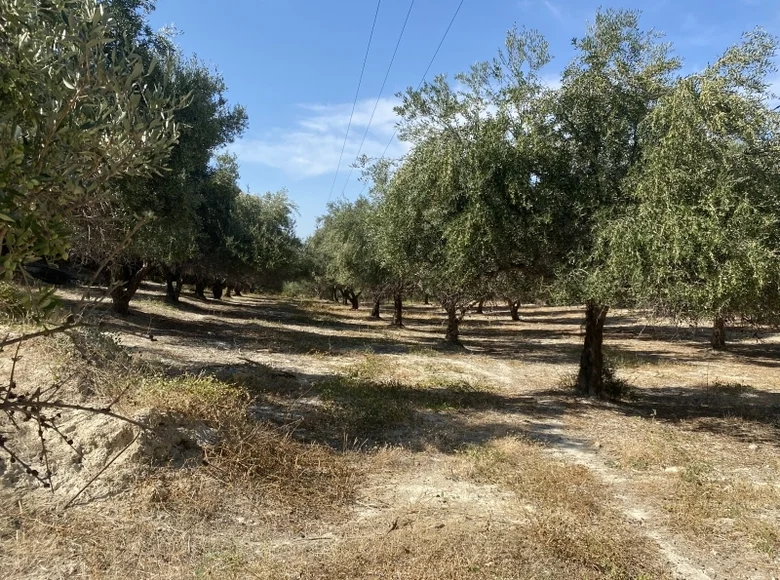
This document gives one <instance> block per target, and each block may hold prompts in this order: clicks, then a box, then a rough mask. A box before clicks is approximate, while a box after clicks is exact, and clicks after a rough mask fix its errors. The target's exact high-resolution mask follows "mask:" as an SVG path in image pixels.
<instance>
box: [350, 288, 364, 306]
mask: <svg viewBox="0 0 780 580" xmlns="http://www.w3.org/2000/svg"><path fill="white" fill-rule="evenodd" d="M361 294H363V293H362V292H358V293H357V294H355V291H354V290H351V289H350V290H349V292H348V293H347V298H348V299H349V303H350V304H351V305H352V310H358V309H359V308H360V295H361Z"/></svg>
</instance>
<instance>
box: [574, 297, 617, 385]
mask: <svg viewBox="0 0 780 580" xmlns="http://www.w3.org/2000/svg"><path fill="white" fill-rule="evenodd" d="M608 310H609V307H608V306H601V305H600V304H596V303H594V302H588V306H587V309H586V311H585V344H584V345H583V347H582V355H581V356H580V371H579V374H578V375H577V391H579V393H580V394H583V395H587V396H590V397H593V396H599V397H600V396H602V395H603V394H604V350H603V345H604V321H605V320H606V318H607V311H608Z"/></svg>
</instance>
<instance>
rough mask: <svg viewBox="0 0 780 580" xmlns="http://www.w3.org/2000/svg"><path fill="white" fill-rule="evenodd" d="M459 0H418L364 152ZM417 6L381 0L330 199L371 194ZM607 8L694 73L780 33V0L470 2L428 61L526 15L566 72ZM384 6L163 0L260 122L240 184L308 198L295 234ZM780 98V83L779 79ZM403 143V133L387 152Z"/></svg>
mask: <svg viewBox="0 0 780 580" xmlns="http://www.w3.org/2000/svg"><path fill="white" fill-rule="evenodd" d="M458 2H459V0H417V1H416V2H415V5H414V8H413V10H412V14H411V17H410V20H409V24H408V26H407V28H406V31H405V33H404V37H403V40H402V43H401V46H400V48H399V51H398V55H397V57H396V60H395V63H394V64H393V68H392V69H391V71H390V76H389V78H388V82H387V86H386V87H385V90H384V92H383V94H382V95H381V100H380V101H379V105H378V107H377V111H376V115H375V117H374V120H373V122H372V124H371V127H370V129H369V131H368V137H367V139H366V142H365V145H364V146H363V152H364V153H366V154H368V155H370V156H372V155H373V156H378V155H379V154H381V153H382V152H383V151H384V149H385V147H386V145H387V143H388V141H389V139H390V137H391V135H392V133H393V130H394V113H393V106H394V104H396V100H395V97H394V94H395V93H397V92H398V91H401V90H404V89H405V88H406V87H407V86H410V85H413V86H417V83H418V82H419V81H420V78H421V76H422V74H423V72H424V71H425V68H426V67H427V65H428V63H429V61H430V59H431V57H432V56H433V53H434V51H435V49H436V46H437V44H438V43H439V40H440V39H441V36H442V34H443V33H444V30H445V28H446V27H447V24H448V23H449V21H450V19H451V17H452V15H453V13H454V12H455V9H456V8H457V5H458ZM409 4H410V0H383V1H382V3H381V7H380V11H379V16H378V20H377V27H376V31H375V33H374V39H373V43H372V47H371V52H370V54H369V57H368V64H367V67H366V73H365V77H364V79H363V83H362V88H361V91H360V96H359V100H358V103H357V108H356V113H355V118H354V120H353V123H352V129H351V131H350V135H349V139H348V141H347V144H346V148H345V154H344V159H343V161H342V163H341V170H340V172H339V173H338V177H337V180H336V187H335V189H334V190H333V194H332V196H330V199H338V198H340V197H341V196H342V191H343V195H344V196H345V197H347V198H349V199H353V198H354V197H356V196H357V195H358V194H359V193H360V192H361V191H362V189H363V184H362V183H361V182H359V181H358V179H357V178H358V172H357V171H354V172H353V173H352V175H351V176H350V177H349V180H347V177H348V173H349V169H350V167H349V166H350V164H351V163H352V162H353V161H354V159H355V156H356V154H357V151H358V148H359V146H360V143H361V140H362V139H363V134H364V132H365V131H366V128H367V123H368V120H369V117H370V115H371V111H372V109H373V108H374V104H375V103H376V101H377V98H379V97H380V95H379V89H380V87H381V85H382V80H383V78H384V76H385V73H386V72H387V67H388V65H389V63H390V58H391V56H392V53H393V49H394V47H395V43H396V41H397V39H398V34H399V33H400V31H401V27H402V24H403V21H404V18H405V16H406V12H407V10H408V8H409ZM599 6H602V7H616V8H639V9H641V10H642V14H643V16H642V22H643V25H644V26H645V27H646V28H654V29H656V30H660V31H663V32H665V33H666V35H667V38H668V39H669V40H670V41H672V42H673V43H674V46H675V50H676V52H677V54H678V55H679V56H681V57H682V58H683V59H684V62H685V68H686V70H696V69H699V68H702V67H703V66H705V65H706V64H707V63H708V62H710V61H712V60H713V58H715V57H716V56H717V55H718V54H719V53H720V52H721V51H722V50H724V49H725V48H726V47H727V46H729V45H731V44H733V43H735V42H737V41H738V40H739V37H740V35H741V33H742V32H743V31H745V30H749V29H752V28H754V27H756V26H762V27H764V28H765V29H766V30H768V31H770V32H772V33H774V34H778V35H780V1H778V0H658V1H656V2H639V1H631V0H624V1H622V2H614V1H609V0H597V1H591V0H465V3H464V5H463V8H462V10H461V11H460V13H459V15H458V18H457V19H456V21H455V23H454V25H453V27H452V29H451V30H450V33H449V35H448V37H447V40H446V41H445V44H444V45H443V47H442V49H441V52H440V53H439V55H438V57H437V58H436V61H435V62H434V64H433V67H432V68H431V71H430V73H429V76H428V78H432V77H433V76H434V75H435V74H440V73H446V74H448V75H453V74H455V73H457V72H460V71H463V70H466V69H467V68H468V67H469V66H470V65H471V64H473V63H474V62H478V61H481V60H486V59H489V58H492V57H493V56H494V54H495V53H496V50H497V48H498V47H499V46H501V44H502V42H503V40H504V35H505V33H506V31H507V30H508V29H509V28H511V27H512V25H513V24H515V23H517V25H518V26H526V27H528V28H535V29H537V30H539V31H541V32H542V33H543V34H544V35H545V36H546V37H547V39H548V41H549V42H550V48H551V52H552V54H553V56H554V57H555V58H554V60H553V62H552V63H551V64H550V66H549V70H548V71H547V73H548V74H547V76H549V78H550V79H551V81H552V80H553V79H555V78H556V77H557V74H558V72H559V71H560V70H561V69H562V68H563V67H564V65H565V64H566V62H567V61H568V60H569V58H570V57H571V54H572V53H571V39H572V38H573V37H576V36H581V35H582V34H583V32H584V30H585V26H586V23H587V22H588V21H589V20H592V18H593V15H594V14H595V12H596V10H597V9H598V7H599ZM375 10H376V2H375V0H330V1H325V0H157V10H156V11H155V13H154V14H153V15H152V18H151V21H152V25H153V26H155V27H162V26H165V25H174V26H175V27H176V28H177V29H178V30H179V31H180V32H181V34H180V36H179V37H178V38H177V42H178V44H179V45H180V46H181V47H182V49H183V50H184V52H185V54H197V55H198V56H199V57H200V58H201V59H202V60H204V61H205V62H206V63H208V64H210V65H213V66H214V67H216V68H217V69H218V70H219V71H220V72H221V73H222V75H223V76H224V77H225V81H226V83H227V85H228V87H229V92H228V98H229V99H230V100H231V102H234V103H241V104H242V105H244V106H245V107H246V109H247V112H248V114H249V129H248V131H247V132H246V134H245V135H244V137H243V138H242V139H241V140H239V141H238V142H236V143H235V144H234V145H232V146H231V147H230V149H231V150H232V151H233V152H234V153H235V154H236V155H237V156H238V160H239V164H240V167H241V184H242V186H243V187H244V189H248V190H249V191H251V192H254V193H262V192H264V191H276V190H278V189H281V188H282V187H286V188H287V189H288V191H289V194H290V197H291V199H292V200H293V201H294V202H295V203H296V205H297V206H298V211H299V214H300V215H299V216H298V218H297V222H298V233H299V235H301V236H302V237H306V236H307V235H309V234H310V233H311V232H312V231H313V230H314V228H315V224H316V218H317V216H319V215H322V214H323V213H325V211H326V204H327V201H328V199H329V194H330V191H331V184H332V183H333V179H334V175H336V166H337V163H338V159H339V154H340V152H341V148H342V145H343V143H344V135H345V133H346V130H347V124H348V122H349V116H350V111H351V109H352V103H353V99H354V97H355V91H356V89H357V83H358V78H359V74H360V67H361V64H362V62H363V57H364V54H365V49H366V43H367V41H368V35H369V31H370V27H371V22H372V19H373V17H374V12H375ZM775 81H776V86H778V89H777V92H780V84H777V81H780V77H778V78H777V79H775ZM404 151H405V148H404V145H403V144H401V143H398V141H397V140H394V141H393V143H392V144H391V145H390V148H389V149H388V155H393V156H398V155H401V154H403V152H404Z"/></svg>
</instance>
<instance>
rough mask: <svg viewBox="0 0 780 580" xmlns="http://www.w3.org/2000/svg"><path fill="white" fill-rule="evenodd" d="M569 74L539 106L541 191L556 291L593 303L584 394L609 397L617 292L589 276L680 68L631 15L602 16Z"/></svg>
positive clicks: (582, 371)
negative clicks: (599, 241)
mask: <svg viewBox="0 0 780 580" xmlns="http://www.w3.org/2000/svg"><path fill="white" fill-rule="evenodd" d="M574 48H575V49H576V51H577V53H576V55H575V57H574V58H573V60H572V61H571V62H570V63H569V64H568V66H567V67H566V68H565V69H564V71H563V74H562V76H561V86H560V88H558V89H556V90H551V91H549V92H548V94H547V95H546V96H545V97H544V98H543V99H541V100H539V101H538V102H537V103H536V104H535V110H536V121H535V126H534V130H533V134H534V136H535V143H536V145H535V150H536V152H537V155H538V158H539V159H540V163H539V167H540V173H539V175H538V179H539V184H538V188H537V191H538V192H540V195H543V196H544V197H546V198H548V199H549V200H551V201H550V203H549V204H548V205H549V207H552V208H553V211H552V213H551V215H550V221H549V226H550V227H549V228H548V229H547V230H546V232H544V236H543V239H544V240H545V243H547V244H549V245H550V247H552V248H554V251H553V254H552V255H554V256H555V261H554V263H555V265H556V284H557V286H558V289H559V290H560V294H559V295H560V296H562V297H563V298H562V299H564V300H566V301H567V302H573V303H582V302H585V303H586V315H585V338H584V345H583V350H582V354H581V357H580V366H579V373H578V378H577V389H578V391H579V392H580V393H582V394H586V395H598V396H600V395H602V394H604V356H603V348H602V347H603V329H604V322H605V320H606V316H607V313H608V310H609V305H610V303H611V301H612V298H613V297H612V295H611V292H610V291H611V288H612V285H611V284H608V285H604V284H599V283H598V282H599V281H600V280H601V278H599V277H592V276H591V274H592V273H593V272H595V271H596V270H597V269H598V265H599V263H600V261H599V260H600V259H601V256H600V254H597V253H596V252H595V251H594V250H595V247H596V244H595V240H596V236H597V232H598V229H599V227H601V226H602V225H603V224H605V223H608V222H609V221H610V220H612V219H614V218H615V217H618V216H620V215H625V214H628V213H630V212H631V211H632V210H633V198H632V195H631V192H630V191H629V190H627V182H626V177H627V176H628V175H629V173H630V172H631V170H632V168H634V167H635V166H636V165H637V163H638V162H639V160H640V159H641V156H642V151H643V148H644V147H645V145H646V141H645V140H644V139H643V135H642V133H641V132H640V126H641V124H642V122H643V120H644V119H645V118H646V117H647V115H648V114H649V113H650V112H651V111H652V110H653V108H654V107H655V106H656V104H657V102H658V100H659V99H661V98H662V97H663V96H664V95H666V94H667V93H668V92H669V90H670V88H671V85H672V83H673V78H672V76H673V74H674V72H675V71H676V70H677V69H678V68H679V62H678V60H677V59H676V58H674V57H673V56H671V54H670V46H669V45H668V44H667V43H665V42H663V41H662V38H661V37H660V35H659V34H657V33H655V32H646V31H643V30H642V29H641V28H640V26H639V15H638V13H637V12H633V11H613V10H606V11H602V12H599V13H598V14H597V15H596V18H595V20H594V22H593V23H592V24H590V25H589V27H588V31H587V33H586V34H585V36H583V37H582V38H579V39H575V40H574Z"/></svg>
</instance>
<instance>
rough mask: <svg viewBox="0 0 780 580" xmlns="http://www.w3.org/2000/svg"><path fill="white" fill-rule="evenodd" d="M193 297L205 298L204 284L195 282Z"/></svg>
mask: <svg viewBox="0 0 780 580" xmlns="http://www.w3.org/2000/svg"><path fill="white" fill-rule="evenodd" d="M195 296H197V297H198V298H206V284H204V283H203V282H202V281H201V280H198V281H197V282H195Z"/></svg>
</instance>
